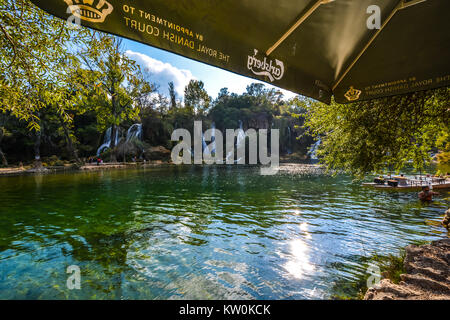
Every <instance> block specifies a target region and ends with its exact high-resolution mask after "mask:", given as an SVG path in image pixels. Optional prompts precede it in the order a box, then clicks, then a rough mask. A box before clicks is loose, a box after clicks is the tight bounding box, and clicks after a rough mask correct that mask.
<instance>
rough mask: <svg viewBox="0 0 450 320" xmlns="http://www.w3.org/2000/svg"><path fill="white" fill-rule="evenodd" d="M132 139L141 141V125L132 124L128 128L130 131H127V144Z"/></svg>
mask: <svg viewBox="0 0 450 320" xmlns="http://www.w3.org/2000/svg"><path fill="white" fill-rule="evenodd" d="M133 138H137V139H139V140H142V124H141V123H136V124H133V125H132V126H131V127H130V129H128V132H127V142H129V141H130V140H131V139H133Z"/></svg>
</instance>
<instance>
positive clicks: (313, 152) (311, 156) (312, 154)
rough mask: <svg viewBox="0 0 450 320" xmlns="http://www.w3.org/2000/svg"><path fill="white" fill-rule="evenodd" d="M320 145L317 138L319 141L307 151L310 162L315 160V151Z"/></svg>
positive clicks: (320, 141)
mask: <svg viewBox="0 0 450 320" xmlns="http://www.w3.org/2000/svg"><path fill="white" fill-rule="evenodd" d="M321 143H322V140H321V139H320V138H319V140H317V141H316V143H314V144H313V146H312V147H311V149H309V152H308V153H309V156H310V158H311V160H317V149H318V148H319V146H320V144H321Z"/></svg>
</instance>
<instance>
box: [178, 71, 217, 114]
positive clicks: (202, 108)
mask: <svg viewBox="0 0 450 320" xmlns="http://www.w3.org/2000/svg"><path fill="white" fill-rule="evenodd" d="M204 86H205V85H204V83H203V82H202V81H197V80H191V81H189V84H188V85H187V86H186V88H185V89H184V104H185V106H186V107H187V108H189V109H190V110H191V111H192V113H194V114H197V115H200V116H205V115H206V114H207V112H208V110H209V107H210V103H211V98H210V97H209V96H208V93H207V92H206V90H205V88H204Z"/></svg>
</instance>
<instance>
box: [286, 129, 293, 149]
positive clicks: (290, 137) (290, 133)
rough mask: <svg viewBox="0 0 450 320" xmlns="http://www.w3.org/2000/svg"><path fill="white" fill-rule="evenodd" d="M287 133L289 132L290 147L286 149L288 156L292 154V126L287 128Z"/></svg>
mask: <svg viewBox="0 0 450 320" xmlns="http://www.w3.org/2000/svg"><path fill="white" fill-rule="evenodd" d="M287 131H288V146H287V148H286V151H287V154H292V132H291V127H290V126H288V127H287Z"/></svg>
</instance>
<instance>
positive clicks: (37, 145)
mask: <svg viewBox="0 0 450 320" xmlns="http://www.w3.org/2000/svg"><path fill="white" fill-rule="evenodd" d="M42 129H43V128H42V126H41V129H40V130H39V131H38V132H36V135H35V138H34V167H35V168H36V169H41V168H42V161H41V150H40V149H41V136H42V134H41V132H42Z"/></svg>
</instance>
